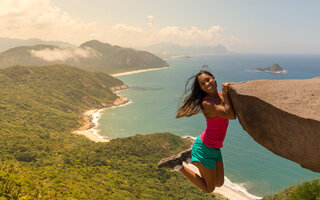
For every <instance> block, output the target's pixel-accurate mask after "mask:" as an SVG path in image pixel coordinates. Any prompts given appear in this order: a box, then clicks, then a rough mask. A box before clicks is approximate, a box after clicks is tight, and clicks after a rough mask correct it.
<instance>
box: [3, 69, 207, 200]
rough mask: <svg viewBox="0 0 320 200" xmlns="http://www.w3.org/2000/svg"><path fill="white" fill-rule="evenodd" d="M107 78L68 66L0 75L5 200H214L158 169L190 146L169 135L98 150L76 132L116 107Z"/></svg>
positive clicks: (115, 143)
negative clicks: (90, 116)
mask: <svg viewBox="0 0 320 200" xmlns="http://www.w3.org/2000/svg"><path fill="white" fill-rule="evenodd" d="M119 84H122V82H120V81H119V80H117V79H115V78H113V77H110V76H108V75H105V74H102V73H91V72H87V71H83V70H80V69H76V68H73V67H70V66H66V65H54V66H49V67H21V66H16V67H10V68H6V69H3V70H0V152H1V153H0V155H1V157H0V159H1V163H0V199H210V198H211V196H212V195H211V194H204V193H202V192H200V191H199V190H198V189H196V188H195V187H194V186H193V185H192V184H191V183H189V182H188V181H186V180H185V178H184V177H183V176H182V175H180V174H179V173H176V172H173V171H167V170H164V169H158V168H157V167H156V163H157V162H158V161H159V160H160V159H161V158H162V157H165V156H169V155H171V154H173V153H176V152H178V151H181V150H182V149H185V148H187V147H188V146H189V145H190V144H189V142H188V141H187V140H185V139H182V138H180V137H178V136H175V135H173V134H170V133H155V134H150V135H144V136H142V135H136V136H134V137H128V138H122V139H115V140H111V141H110V142H108V143H94V142H92V141H90V140H88V139H86V138H85V137H83V136H80V135H76V134H72V133H71V131H72V130H73V129H75V128H77V127H80V126H81V125H82V123H83V122H82V120H81V119H82V118H81V114H82V112H83V111H84V110H87V109H90V108H95V107H99V106H103V105H106V104H108V103H111V102H112V101H113V100H114V99H115V98H117V97H116V95H114V94H113V93H111V91H110V90H109V87H111V86H115V85H119Z"/></svg>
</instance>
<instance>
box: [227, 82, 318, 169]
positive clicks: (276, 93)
mask: <svg viewBox="0 0 320 200" xmlns="http://www.w3.org/2000/svg"><path fill="white" fill-rule="evenodd" d="M229 92H230V93H229V94H230V97H231V100H232V104H233V107H234V110H235V112H236V115H237V117H238V119H239V121H240V124H241V125H242V127H243V129H244V130H246V131H247V132H248V133H249V134H250V136H251V137H252V138H253V139H254V140H255V141H256V142H258V143H259V144H261V145H262V146H264V147H266V148H267V149H269V150H270V151H272V152H273V153H275V154H277V155H279V156H282V157H284V158H287V159H289V160H292V161H294V162H296V163H299V164H300V165H301V166H302V167H304V168H307V169H310V170H312V171H315V172H320V77H317V78H313V79H307V80H257V81H248V82H241V83H237V84H235V85H233V86H232V87H231V88H230V91H229Z"/></svg>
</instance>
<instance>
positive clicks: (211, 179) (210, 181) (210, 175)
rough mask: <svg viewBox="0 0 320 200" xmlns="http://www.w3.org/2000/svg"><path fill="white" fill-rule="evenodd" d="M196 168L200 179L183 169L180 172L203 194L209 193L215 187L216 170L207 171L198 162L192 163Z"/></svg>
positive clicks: (188, 170) (190, 171)
mask: <svg viewBox="0 0 320 200" xmlns="http://www.w3.org/2000/svg"><path fill="white" fill-rule="evenodd" d="M192 164H194V165H195V166H196V167H198V169H199V171H200V174H201V177H200V176H199V175H198V174H196V173H195V172H193V171H192V170H190V169H188V168H186V167H183V168H182V169H181V170H180V172H181V173H182V174H184V175H185V176H186V177H187V178H188V179H189V180H190V181H191V182H192V183H193V184H195V185H196V186H197V187H198V188H200V189H201V190H202V191H203V192H205V193H211V192H213V190H214V189H215V187H216V181H217V169H216V168H214V169H208V168H206V167H205V166H203V165H202V164H201V163H200V162H193V163H192Z"/></svg>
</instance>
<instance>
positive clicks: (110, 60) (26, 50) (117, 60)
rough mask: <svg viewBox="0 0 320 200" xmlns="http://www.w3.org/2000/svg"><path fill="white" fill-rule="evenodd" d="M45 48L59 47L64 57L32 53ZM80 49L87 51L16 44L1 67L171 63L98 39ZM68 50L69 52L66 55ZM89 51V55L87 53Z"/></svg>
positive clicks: (1, 57)
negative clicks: (55, 57)
mask: <svg viewBox="0 0 320 200" xmlns="http://www.w3.org/2000/svg"><path fill="white" fill-rule="evenodd" d="M43 50H46V52H42V54H41V56H45V54H48V53H49V52H50V51H51V52H52V51H55V52H56V53H57V52H59V55H60V56H61V57H59V59H53V60H50V59H48V57H49V58H50V55H46V56H45V59H44V58H41V57H38V56H34V55H32V54H31V52H32V51H36V52H39V51H43ZM48 50H50V51H48ZM78 50H83V52H82V54H83V55H82V54H81V56H80V55H79V53H77V52H75V50H73V49H70V48H65V47H58V46H52V45H35V46H20V47H15V48H12V49H9V50H7V51H5V52H2V53H0V68H1V67H2V68H3V67H10V66H14V65H32V66H42V65H53V64H56V63H59V64H68V65H72V66H77V67H79V68H82V69H85V70H89V71H101V72H104V73H108V74H111V73H120V72H127V71H134V70H141V69H148V68H157V67H167V66H169V65H168V63H167V62H166V61H164V60H162V59H161V58H159V57H158V56H155V55H153V54H151V53H149V52H146V51H138V50H135V49H131V48H123V47H119V46H112V45H110V44H107V43H102V42H99V41H97V40H92V41H88V42H85V43H83V44H82V45H81V46H80V47H79V49H78ZM66 51H67V54H68V55H67V57H65V58H64V59H62V57H63V55H64V54H66ZM63 52H64V53H63ZM86 53H87V54H88V55H84V54H86ZM71 55H72V56H71ZM39 56H40V55H39Z"/></svg>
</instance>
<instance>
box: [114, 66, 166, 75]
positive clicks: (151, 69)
mask: <svg viewBox="0 0 320 200" xmlns="http://www.w3.org/2000/svg"><path fill="white" fill-rule="evenodd" d="M167 68H169V67H158V68H150V69H140V70H134V71H129V72H122V73H115V74H110V76H114V77H118V76H124V75H129V74H136V73H141V72H148V71H155V70H162V69H167Z"/></svg>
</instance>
